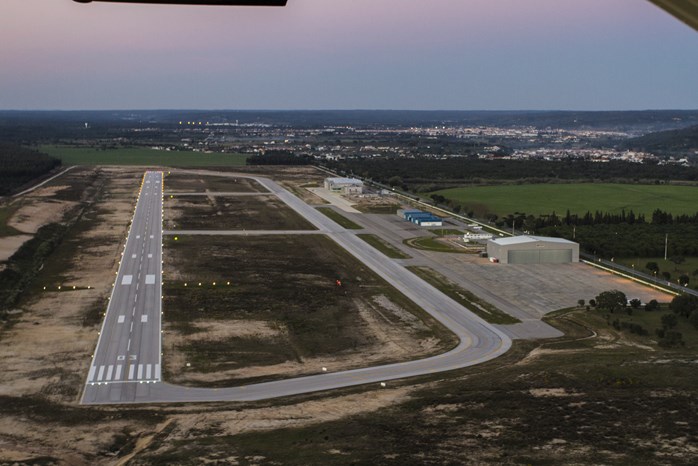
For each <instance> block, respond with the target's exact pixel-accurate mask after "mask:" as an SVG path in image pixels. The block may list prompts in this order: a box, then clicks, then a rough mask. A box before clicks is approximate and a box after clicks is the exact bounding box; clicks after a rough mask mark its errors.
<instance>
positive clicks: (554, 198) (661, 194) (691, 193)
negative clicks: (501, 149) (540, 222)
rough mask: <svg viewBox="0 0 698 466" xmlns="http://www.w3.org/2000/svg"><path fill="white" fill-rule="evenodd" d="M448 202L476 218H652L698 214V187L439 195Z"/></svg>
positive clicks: (537, 188) (593, 186)
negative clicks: (666, 214) (665, 213)
mask: <svg viewBox="0 0 698 466" xmlns="http://www.w3.org/2000/svg"><path fill="white" fill-rule="evenodd" d="M435 194H440V195H442V196H444V197H446V198H448V199H453V200H455V201H459V202H460V203H462V204H463V205H464V206H466V210H467V209H472V210H474V211H475V214H476V215H479V216H482V215H484V214H485V213H495V214H497V215H500V216H502V215H508V214H513V213H515V212H523V213H526V214H530V215H539V214H550V213H552V212H555V213H556V214H557V215H565V212H566V211H567V209H569V210H570V212H571V213H573V214H579V215H584V214H585V213H586V212H587V211H590V212H595V211H597V210H600V211H602V212H612V213H620V212H621V211H622V210H623V209H625V211H626V212H628V211H630V210H633V211H634V212H635V213H636V214H638V213H644V214H645V215H651V213H652V212H653V211H654V210H656V209H662V210H664V211H670V212H671V213H673V214H695V213H696V211H698V204H697V203H696V200H697V199H698V187H693V186H671V185H636V184H610V183H584V184H527V185H504V186H483V187H468V188H453V189H444V190H441V191H437V192H436V193H435Z"/></svg>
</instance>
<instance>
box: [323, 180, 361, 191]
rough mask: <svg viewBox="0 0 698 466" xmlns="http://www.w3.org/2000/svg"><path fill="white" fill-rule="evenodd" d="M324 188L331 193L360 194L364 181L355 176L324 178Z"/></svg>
mask: <svg viewBox="0 0 698 466" xmlns="http://www.w3.org/2000/svg"><path fill="white" fill-rule="evenodd" d="M325 189H327V190H328V191H331V192H333V193H341V194H361V193H363V192H364V182H363V181H361V180H357V179H356V178H325Z"/></svg>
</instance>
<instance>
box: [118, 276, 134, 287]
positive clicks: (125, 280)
mask: <svg viewBox="0 0 698 466" xmlns="http://www.w3.org/2000/svg"><path fill="white" fill-rule="evenodd" d="M131 281H133V275H124V278H122V279H121V284H122V285H130V284H131Z"/></svg>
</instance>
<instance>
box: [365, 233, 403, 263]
mask: <svg viewBox="0 0 698 466" xmlns="http://www.w3.org/2000/svg"><path fill="white" fill-rule="evenodd" d="M356 236H358V237H359V238H361V239H362V240H364V241H366V242H367V243H368V244H370V245H371V246H373V247H374V248H376V249H378V250H379V251H380V252H382V253H383V254H385V255H386V256H388V257H390V258H391V259H411V258H412V257H411V256H408V255H407V254H405V253H404V252H402V251H400V250H399V249H397V248H396V247H394V246H393V245H391V244H390V243H388V242H387V241H385V240H384V239H382V238H380V237H379V236H376V235H370V234H363V235H356Z"/></svg>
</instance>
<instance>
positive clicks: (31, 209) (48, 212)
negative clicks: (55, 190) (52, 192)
mask: <svg viewBox="0 0 698 466" xmlns="http://www.w3.org/2000/svg"><path fill="white" fill-rule="evenodd" d="M37 191H42V190H41V189H40V190H37ZM76 204H77V203H76V202H70V201H57V200H53V199H46V198H45V197H38V196H37V197H35V198H31V199H25V200H23V202H22V207H20V208H19V209H18V210H17V212H15V214H14V215H13V216H12V218H10V220H8V222H7V224H8V225H9V226H11V227H13V228H15V229H17V230H19V231H21V232H22V233H36V231H37V230H38V229H39V228H41V227H42V226H44V225H46V224H48V223H54V222H59V221H60V220H61V219H62V218H63V215H64V214H65V213H66V212H67V211H68V210H69V209H70V208H71V207H73V206H75V205H76Z"/></svg>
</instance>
